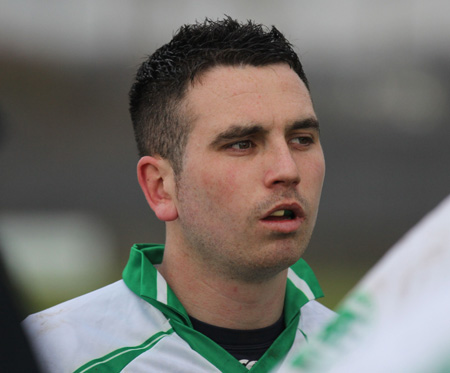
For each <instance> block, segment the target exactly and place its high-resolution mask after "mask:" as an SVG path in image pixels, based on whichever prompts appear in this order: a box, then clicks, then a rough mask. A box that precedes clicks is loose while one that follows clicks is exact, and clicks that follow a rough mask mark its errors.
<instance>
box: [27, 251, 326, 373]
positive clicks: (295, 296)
mask: <svg viewBox="0 0 450 373" xmlns="http://www.w3.org/2000/svg"><path fill="white" fill-rule="evenodd" d="M163 252H164V247H163V246H162V245H143V244H142V245H140V244H139V245H134V246H133V247H132V249H131V255H130V260H129V262H128V264H127V266H126V267H125V270H124V272H123V280H120V281H118V282H115V283H113V284H111V285H108V286H106V287H104V288H101V289H99V290H96V291H94V292H91V293H89V294H86V295H83V296H81V297H78V298H75V299H72V300H70V301H67V302H65V303H62V304H59V305H57V306H55V307H52V308H50V309H48V310H45V311H42V312H39V313H37V314H34V315H31V316H29V317H27V318H26V319H25V321H24V322H23V326H24V328H25V330H26V332H27V334H28V335H29V337H30V340H31V343H32V346H33V348H34V350H35V352H36V356H37V358H38V360H39V361H40V363H41V365H42V367H43V370H44V371H45V372H58V373H62V372H94V371H95V372H196V373H200V372H233V373H234V372H247V371H248V370H247V368H246V367H244V366H243V365H242V364H241V363H240V362H239V361H238V360H237V359H235V358H234V357H233V356H231V355H230V354H229V353H228V352H227V351H225V350H224V349H223V348H222V347H220V346H219V345H218V344H216V343H215V342H213V341H212V340H210V339H209V338H207V337H206V336H204V335H203V334H201V333H199V332H197V331H196V330H194V329H193V328H192V323H191V321H190V319H189V317H188V315H187V313H186V310H185V309H184V307H183V306H182V305H181V303H180V301H179V300H178V299H177V298H176V296H175V294H174V293H173V291H172V290H171V289H170V287H169V286H168V285H167V283H166V281H165V280H164V278H163V277H162V276H161V275H160V274H159V272H158V271H157V270H156V269H155V267H154V266H153V265H154V264H159V263H161V261H162V257H163ZM320 296H322V291H321V289H320V287H319V285H318V283H317V280H316V278H315V276H314V274H313V272H312V271H311V269H310V268H309V266H308V265H307V264H306V262H305V261H303V260H302V259H301V260H300V261H299V262H297V263H296V264H295V265H293V266H292V267H291V268H290V269H289V272H288V282H287V286H286V300H285V307H284V313H285V322H286V329H285V330H284V331H283V332H282V333H281V334H280V336H279V337H278V338H277V339H276V340H275V342H274V343H273V344H272V346H271V347H270V348H269V349H268V350H267V351H266V353H265V354H264V355H263V356H262V358H261V359H259V360H258V362H257V363H256V364H254V365H253V367H252V368H251V370H252V371H255V372H268V371H270V370H272V369H274V368H277V369H278V368H282V367H283V365H284V364H283V362H284V361H285V359H286V357H290V356H292V354H295V353H296V352H298V349H299V348H301V346H302V345H303V344H304V343H305V342H306V341H307V338H308V336H309V335H310V334H311V333H313V332H314V331H315V330H317V329H318V328H320V326H321V325H323V324H324V323H325V322H326V321H328V320H329V319H330V318H331V317H333V315H334V313H333V312H332V311H330V310H329V309H327V308H326V307H324V306H322V305H321V304H320V303H318V302H316V301H315V300H314V299H315V298H317V297H320Z"/></svg>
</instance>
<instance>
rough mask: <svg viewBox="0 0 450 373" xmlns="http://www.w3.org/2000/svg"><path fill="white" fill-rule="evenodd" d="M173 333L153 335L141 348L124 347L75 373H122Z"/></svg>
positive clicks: (87, 364) (169, 331)
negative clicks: (126, 367)
mask: <svg viewBox="0 0 450 373" xmlns="http://www.w3.org/2000/svg"><path fill="white" fill-rule="evenodd" d="M172 333H173V329H169V330H167V331H164V332H159V333H156V334H153V335H152V336H151V337H150V338H149V339H147V340H146V341H145V342H144V343H142V344H140V345H139V346H133V347H122V348H119V349H118V350H115V351H113V352H111V353H109V354H107V355H105V356H103V357H101V358H99V359H95V360H91V361H89V362H88V363H86V364H84V365H83V366H82V367H80V368H78V369H77V370H75V372H74V373H88V372H99V373H102V372H105V373H106V372H109V373H110V372H120V371H121V370H122V369H123V368H124V367H125V366H127V365H128V364H129V363H130V362H131V361H133V360H134V359H136V358H137V357H138V356H139V355H140V354H142V353H144V352H146V351H148V350H150V349H151V348H152V347H153V346H155V345H156V344H157V343H158V342H159V341H160V340H161V339H162V338H164V337H166V336H168V335H170V334H172Z"/></svg>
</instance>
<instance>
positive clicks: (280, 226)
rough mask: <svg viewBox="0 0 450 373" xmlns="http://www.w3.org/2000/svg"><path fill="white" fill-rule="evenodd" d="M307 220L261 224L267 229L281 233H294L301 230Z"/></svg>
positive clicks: (262, 222) (262, 221)
mask: <svg viewBox="0 0 450 373" xmlns="http://www.w3.org/2000/svg"><path fill="white" fill-rule="evenodd" d="M304 220H305V218H299V217H297V218H295V219H287V220H260V223H261V224H262V225H263V226H264V227H265V228H266V229H269V230H271V231H274V232H279V233H292V232H295V231H296V230H298V229H299V228H300V226H301V225H302V223H303V222H304Z"/></svg>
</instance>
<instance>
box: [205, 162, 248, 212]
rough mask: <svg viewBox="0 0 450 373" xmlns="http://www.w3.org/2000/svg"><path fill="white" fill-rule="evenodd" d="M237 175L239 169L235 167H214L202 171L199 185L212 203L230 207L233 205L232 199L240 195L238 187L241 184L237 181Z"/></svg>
mask: <svg viewBox="0 0 450 373" xmlns="http://www.w3.org/2000/svg"><path fill="white" fill-rule="evenodd" d="M239 176H240V175H239V171H238V170H237V169H236V168H235V167H230V168H223V167H215V168H214V169H213V170H211V171H210V172H203V173H202V175H201V178H200V180H201V184H202V185H201V187H203V188H204V192H205V193H206V195H207V198H208V199H209V200H210V201H211V203H212V204H217V205H219V206H220V207H221V208H224V209H230V208H232V207H233V202H234V199H235V198H236V197H239V195H241V191H240V188H239V187H240V186H242V183H239V180H240V177H239ZM240 199H242V196H241V197H240Z"/></svg>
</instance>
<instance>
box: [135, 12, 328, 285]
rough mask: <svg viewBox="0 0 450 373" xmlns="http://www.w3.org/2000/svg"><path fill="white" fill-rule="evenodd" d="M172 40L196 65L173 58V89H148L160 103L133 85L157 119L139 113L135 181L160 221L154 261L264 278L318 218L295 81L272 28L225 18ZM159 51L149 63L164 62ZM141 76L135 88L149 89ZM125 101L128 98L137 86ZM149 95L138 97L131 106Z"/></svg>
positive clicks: (316, 187) (311, 153)
mask: <svg viewBox="0 0 450 373" xmlns="http://www.w3.org/2000/svg"><path fill="white" fill-rule="evenodd" d="M205 29H208V31H206V30H205ZM225 29H227V30H228V33H225V31H224V30H225ZM243 29H247V30H246V31H245V32H244V31H243ZM233 30H235V31H236V30H239V31H236V33H235V34H233ZM181 34H189V35H190V37H189V38H187V36H186V35H185V36H183V37H181V36H180V38H181V39H182V40H185V39H189V40H196V42H195V43H194V42H192V41H191V42H189V43H186V41H184V42H183V43H184V44H183V45H184V46H185V47H186V48H187V45H190V46H191V48H193V49H192V53H191V52H190V50H191V49H188V50H186V51H185V52H184V55H185V56H186V58H191V59H192V60H193V61H197V60H196V59H195V57H196V56H197V55H202V56H206V57H205V58H206V60H205V58H203V57H202V58H201V62H198V61H197V62H196V63H192V64H190V65H189V66H190V67H189V68H188V67H187V66H188V65H186V63H185V61H184V60H183V61H179V60H178V58H179V56H178V57H177V59H175V57H173V56H172V58H173V66H171V67H170V70H171V71H173V74H172V73H171V74H169V75H171V76H172V75H174V76H180V77H182V79H184V81H183V80H182V79H181V78H180V79H181V81H182V83H180V82H179V81H172V80H170V81H166V80H164V79H163V80H162V81H161V82H159V83H158V84H159V85H158V86H161V87H162V88H161V90H162V91H164V90H165V91H164V92H161V97H164V99H163V98H161V97H159V96H158V91H153V90H155V89H156V88H155V87H156V86H152V85H150V86H151V87H153V88H151V89H149V88H148V87H149V85H148V84H147V85H142V87H141V88H142V90H144V91H145V90H147V91H151V92H150V93H151V94H152V95H153V96H152V97H153V98H154V100H156V102H157V108H158V110H156V112H157V113H158V114H155V112H152V111H151V110H149V109H148V108H147V109H145V110H143V111H142V112H143V113H144V112H146V111H147V116H145V115H143V114H142V113H141V114H142V117H141V119H140V120H141V121H143V122H141V123H140V125H142V128H146V130H144V132H145V131H147V135H148V137H146V141H147V140H148V141H147V142H144V144H145V146H147V148H145V149H150V150H146V151H147V152H148V154H150V155H146V156H143V157H142V158H141V159H140V161H139V163H138V178H139V183H140V185H141V188H142V190H143V191H144V194H145V196H146V198H147V201H148V203H149V205H150V206H151V208H152V209H153V210H154V212H155V214H156V216H157V217H158V218H159V219H160V220H163V221H165V222H166V223H167V224H166V252H165V258H166V259H165V262H166V263H168V261H167V260H169V259H167V258H169V257H171V255H172V253H176V254H175V256H176V257H177V258H183V259H182V260H183V262H184V263H186V262H187V261H190V263H189V264H190V265H188V266H189V268H190V270H192V271H196V273H203V274H205V273H209V274H211V273H214V274H216V275H217V276H221V277H222V278H227V279H230V278H233V279H236V280H239V281H245V282H258V281H265V280H266V279H268V278H270V277H273V276H276V275H278V274H280V273H281V272H282V271H283V270H285V269H286V268H287V267H289V266H290V265H292V264H293V263H295V262H296V261H297V260H298V259H299V258H300V256H301V255H302V254H303V252H304V251H305V249H306V246H307V244H308V242H309V239H310V236H311V233H312V231H313V228H314V224H315V220H316V216H317V210H318V206H319V200H320V194H321V189H322V183H323V178H324V173H325V162H324V158H323V152H322V147H321V144H320V137H319V124H318V121H317V118H316V115H315V112H314V108H313V104H312V101H311V96H310V93H309V88H308V86H307V82H306V78H304V74H303V71H302V70H301V65H300V62H299V61H298V58H297V57H296V55H295V54H294V52H292V49H291V47H290V45H289V43H288V42H287V41H286V40H285V39H284V38H283V37H282V36H280V34H279V33H278V32H277V31H275V30H272V31H268V32H266V31H264V30H263V28H262V27H260V26H255V25H253V24H251V23H249V24H247V25H244V26H241V25H239V24H238V23H236V22H234V21H232V20H229V19H227V20H225V21H223V22H218V23H213V22H209V21H208V22H206V23H205V24H204V25H195V26H192V27H187V26H186V28H185V29H184V31H183V29H182V31H180V32H179V34H178V35H181ZM197 34H200V35H201V43H200V42H198V40H199V38H200V37H199V36H198V35H197ZM193 35H197V37H195V38H194V36H193ZM208 35H209V37H208ZM218 35H220V37H219V36H218ZM244 35H245V36H244ZM223 39H225V40H226V42H223V41H220V42H219V40H223ZM236 39H237V40H240V41H239V43H234V41H235V40H236ZM261 39H262V40H263V42H261ZM177 40H178V39H177V36H176V37H175V38H174V40H172V42H171V43H175V44H176V43H177ZM211 40H214V41H215V42H211ZM258 40H259V42H258ZM271 43H274V44H276V45H277V47H276V48H275V47H274V48H271ZM169 44H170V43H169ZM194 44H195V45H196V46H197V48H194V47H192V45H194ZM225 44H226V46H227V48H226V49H223V45H225ZM199 45H201V46H202V47H199ZM216 45H219V46H221V48H215V47H214V46H216ZM239 45H240V46H241V47H239ZM242 45H245V46H246V48H242ZM205 46H207V47H205ZM165 48H166V47H163V48H162V49H163V52H161V50H160V51H157V52H156V54H158V53H165V54H168V55H171V54H170V53H168V52H167V51H166V50H165ZM181 49H182V48H181ZM268 50H269V52H267V51H268ZM283 51H284V52H283ZM191 54H192V56H191ZM266 55H267V56H266ZM238 56H239V57H238ZM178 64H179V65H180V67H179V68H178V67H177V66H178ZM150 65H151V63H150ZM144 70H145V68H144V69H141V71H140V73H139V76H141V77H142V79H141V80H142V82H144V81H145V80H146V79H148V80H151V81H155V80H156V81H157V80H158V76H159V75H158V74H155V76H146V75H145V73H144V72H143V71H144ZM150 70H151V69H150ZM155 70H157V71H158V73H159V72H160V70H163V71H162V75H163V76H166V75H167V74H168V73H167V72H166V70H167V69H162V68H158V69H156V68H155V67H154V68H153V70H152V71H155ZM161 79H162V78H161ZM138 80H139V79H138ZM138 84H141V83H138ZM142 84H143V83H142ZM175 88H176V89H175ZM133 92H134V93H132V98H133V95H135V96H136V97H138V95H137V93H136V92H138V89H137V88H136V87H135V88H134V91H133ZM168 92H171V93H170V94H168ZM149 95H150V94H148V95H141V100H144V99H143V97H145V100H144V101H145V102H142V105H143V104H145V103H148V102H147V101H148V100H150V98H149ZM169 98H170V99H169ZM162 100H165V101H164V102H165V103H164V104H163V103H162ZM152 105H155V102H152ZM163 105H166V106H165V107H164V106H163ZM143 107H144V106H143ZM161 108H163V109H164V110H162V109H161ZM168 108H170V109H171V110H168ZM160 109H161V110H160ZM151 117H152V118H153V119H151ZM155 118H159V119H160V121H159V122H152V120H154V119H155ZM144 119H146V120H147V122H145V121H144ZM169 119H171V120H172V121H171V120H169ZM155 128H159V130H156V129H155ZM158 136H160V137H162V139H158V138H154V137H158ZM150 139H152V140H151V141H150ZM151 143H152V144H157V145H151V146H154V148H151V147H150V145H148V144H151ZM156 146H159V147H160V148H156ZM145 149H144V150H145ZM144 154H145V153H144ZM169 261H170V260H169ZM163 264H164V263H163Z"/></svg>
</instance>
